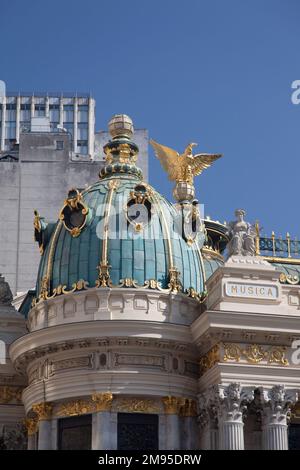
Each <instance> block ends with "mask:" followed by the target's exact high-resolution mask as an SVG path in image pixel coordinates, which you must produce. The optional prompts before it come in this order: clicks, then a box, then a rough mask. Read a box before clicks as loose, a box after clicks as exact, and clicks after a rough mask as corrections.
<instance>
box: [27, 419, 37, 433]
mask: <svg viewBox="0 0 300 470" xmlns="http://www.w3.org/2000/svg"><path fill="white" fill-rule="evenodd" d="M24 425H25V427H26V429H27V433H28V436H33V435H34V434H35V433H36V432H37V430H38V425H39V421H38V419H37V418H26V419H25V420H24Z"/></svg>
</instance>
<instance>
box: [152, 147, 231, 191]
mask: <svg viewBox="0 0 300 470" xmlns="http://www.w3.org/2000/svg"><path fill="white" fill-rule="evenodd" d="M150 144H151V145H152V147H153V148H154V152H155V154H156V156H157V157H158V159H159V160H160V162H161V164H162V166H163V168H164V170H166V172H167V173H168V176H169V179H170V180H171V181H176V182H177V183H179V182H181V181H185V182H187V183H189V184H191V185H193V181H194V176H197V175H200V174H201V173H202V172H203V170H205V169H206V168H209V167H210V166H211V165H212V164H213V162H214V161H215V160H217V159H218V158H220V157H221V156H222V155H221V154H208V153H199V154H197V155H193V153H192V150H193V147H195V146H196V145H197V144H194V143H191V144H189V145H188V146H187V147H186V149H185V151H184V152H183V153H182V154H179V153H178V152H176V150H173V149H171V148H169V147H166V146H165V145H161V144H159V143H157V142H155V141H154V140H150Z"/></svg>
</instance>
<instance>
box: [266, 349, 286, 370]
mask: <svg viewBox="0 0 300 470" xmlns="http://www.w3.org/2000/svg"><path fill="white" fill-rule="evenodd" d="M285 352H286V348H285V347H282V346H274V347H273V348H272V349H271V350H270V351H268V362H270V363H275V364H280V365H282V366H288V365H289V361H288V360H287V359H286V357H285Z"/></svg>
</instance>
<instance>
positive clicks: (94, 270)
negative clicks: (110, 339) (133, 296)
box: [35, 118, 205, 299]
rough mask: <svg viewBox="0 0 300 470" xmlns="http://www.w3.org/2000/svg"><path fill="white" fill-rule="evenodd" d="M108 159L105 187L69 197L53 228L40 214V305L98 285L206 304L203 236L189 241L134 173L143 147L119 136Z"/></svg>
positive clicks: (168, 207)
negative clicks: (182, 296) (187, 297)
mask: <svg viewBox="0 0 300 470" xmlns="http://www.w3.org/2000/svg"><path fill="white" fill-rule="evenodd" d="M129 119H130V118H129ZM127 125H128V124H127ZM115 132H116V131H115ZM104 152H105V154H106V162H107V164H106V166H105V167H104V168H103V169H102V170H101V172H100V181H98V182H96V183H95V184H93V185H92V186H90V187H89V188H88V189H86V190H84V191H82V192H81V193H80V192H79V191H77V190H71V191H70V192H69V194H68V197H67V199H66V201H65V204H64V206H63V208H62V210H61V212H60V216H59V221H58V222H57V223H56V224H54V225H52V224H48V225H47V224H46V223H45V222H44V221H43V220H42V219H40V220H39V216H38V214H37V215H36V218H35V234H36V240H37V241H38V242H39V244H40V248H41V252H42V256H41V262H40V267H39V273H38V280H37V290H36V295H37V299H38V298H44V299H45V298H46V299H47V298H51V297H52V296H55V295H60V294H63V293H67V292H69V291H74V290H81V289H85V288H86V289H88V288H91V287H95V286H96V287H99V288H102V287H111V288H114V287H124V288H126V287H135V288H139V287H140V288H152V289H158V290H162V289H168V290H169V291H173V292H183V293H187V294H188V295H191V296H193V297H196V298H202V297H203V295H204V291H205V285H204V268H203V261H202V256H201V252H200V248H201V247H202V244H203V239H204V236H203V232H201V231H200V232H199V234H197V235H196V236H195V237H194V239H193V240H191V239H187V238H186V237H185V236H184V234H183V232H182V230H181V222H180V220H181V219H180V217H179V215H180V211H181V210H182V209H181V207H180V206H179V205H178V204H177V205H173V204H171V203H170V202H168V201H167V200H166V199H165V198H164V197H163V196H162V195H161V194H160V193H158V192H157V191H155V189H153V188H152V187H151V186H150V185H148V184H147V183H145V182H143V179H142V173H141V171H140V170H139V169H138V168H137V167H136V166H135V159H136V155H137V152H138V148H137V146H136V145H135V144H134V143H133V142H131V140H129V137H126V135H125V136H124V135H121V136H118V135H115V136H114V139H113V140H112V141H110V142H109V143H108V144H106V146H105V147H104ZM140 208H141V209H142V210H141V209H140Z"/></svg>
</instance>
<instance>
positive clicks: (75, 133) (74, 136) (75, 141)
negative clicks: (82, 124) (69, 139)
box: [73, 97, 78, 153]
mask: <svg viewBox="0 0 300 470" xmlns="http://www.w3.org/2000/svg"><path fill="white" fill-rule="evenodd" d="M77 126H78V99H77V98H76V97H75V98H74V113H73V152H74V153H76V152H77V135H78V132H77Z"/></svg>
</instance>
